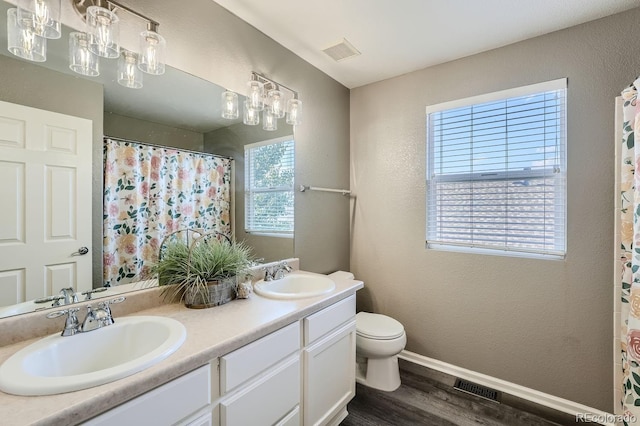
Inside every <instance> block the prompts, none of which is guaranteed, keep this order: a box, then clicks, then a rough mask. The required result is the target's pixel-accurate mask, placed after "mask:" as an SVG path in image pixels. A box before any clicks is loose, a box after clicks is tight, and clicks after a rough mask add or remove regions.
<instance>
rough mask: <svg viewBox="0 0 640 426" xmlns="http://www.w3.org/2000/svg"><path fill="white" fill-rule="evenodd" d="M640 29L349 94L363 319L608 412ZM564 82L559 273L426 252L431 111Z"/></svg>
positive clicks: (555, 41)
mask: <svg viewBox="0 0 640 426" xmlns="http://www.w3.org/2000/svg"><path fill="white" fill-rule="evenodd" d="M639 20H640V9H634V10H632V11H630V12H628V13H625V14H621V15H616V16H612V17H608V18H605V19H602V20H598V21H595V22H592V23H588V24H584V25H581V26H578V27H573V28H570V29H567V30H563V31H559V32H556V33H552V34H549V35H545V36H542V37H538V38H534V39H531V40H527V41H523V42H520V43H517V44H513V45H510V46H506V47H503V48H500V49H496V50H493V51H490V52H486V53H482V54H478V55H474V56H470V57H467V58H464V59H461V60H458V61H455V62H450V63H447V64H443V65H440V66H434V67H431V68H427V69H423V70H420V71H416V72H412V73H410V74H406V75H403V76H399V77H397V78H393V79H389V80H386V81H382V82H379V83H376V84H371V85H368V86H364V87H360V88H357V89H354V90H352V92H351V161H352V163H351V164H352V169H351V173H352V176H351V188H352V190H354V191H355V193H356V194H357V204H354V208H353V211H352V221H353V222H352V229H351V231H352V240H351V244H352V252H351V270H352V271H353V272H354V273H355V275H356V276H357V277H359V278H361V279H363V280H364V281H365V289H364V290H363V291H360V292H359V293H358V305H359V306H358V308H359V309H364V310H373V311H375V312H381V313H385V314H389V315H391V316H393V317H395V318H397V319H398V320H399V321H400V322H402V323H403V324H404V325H405V328H406V331H407V336H408V343H407V349H408V350H409V351H413V352H417V353H418V354H422V355H425V356H428V357H432V358H435V359H438V360H442V361H444V362H447V363H451V364H454V365H457V366H460V367H464V368H467V369H470V370H473V371H477V372H480V373H484V374H488V375H490V376H493V377H498V378H500V379H504V380H507V381H510V382H514V383H517V384H520V385H523V386H527V387H530V388H533V389H537V390H539V391H542V392H546V393H549V394H552V395H556V396H559V397H562V398H566V399H569V400H571V401H576V402H579V403H583V404H586V405H588V406H591V407H594V408H599V409H602V410H607V411H609V412H612V411H613V404H612V401H613V390H614V386H615V387H616V388H617V387H618V386H619V384H618V383H615V384H614V383H613V364H614V359H613V354H612V352H613V351H612V342H613V307H614V304H613V299H612V296H613V291H612V290H613V276H614V269H613V268H614V256H613V249H614V247H613V244H614V243H613V232H614V231H613V220H614V209H613V205H614V204H613V203H614V195H615V194H614V191H613V183H614V143H615V141H614V138H613V136H614V98H615V97H616V96H618V95H619V93H620V91H621V90H622V89H623V88H624V87H626V86H627V85H628V84H629V83H630V82H631V81H633V80H634V79H635V78H636V76H637V74H638V72H640V55H638V52H637V48H636V47H637V46H638V40H639V39H640V28H639V27H638V25H637V22H638V21H639ZM632 47H633V48H632ZM561 77H568V79H569V88H568V253H567V256H566V260H563V261H551V260H535V259H522V258H512V257H500V256H487V255H473V254H462V253H453V252H444V251H434V250H426V249H425V241H424V240H425V238H424V235H425V217H426V213H425V152H426V149H425V124H426V120H425V106H426V105H430V104H436V103H439V102H444V101H449V100H454V99H460V98H465V97H469V96H473V95H479V94H483V93H488V92H493V91H498V90H503V89H507V88H512V87H518V86H523V85H527V84H532V83H538V82H541V81H547V80H552V79H556V78H561ZM391 105H392V106H393V108H390V106H391Z"/></svg>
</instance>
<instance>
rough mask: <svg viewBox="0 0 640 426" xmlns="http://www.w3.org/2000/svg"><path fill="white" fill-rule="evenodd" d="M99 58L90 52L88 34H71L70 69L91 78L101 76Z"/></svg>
mask: <svg viewBox="0 0 640 426" xmlns="http://www.w3.org/2000/svg"><path fill="white" fill-rule="evenodd" d="M99 65H100V63H99V62H98V56H97V55H96V54H95V53H93V52H92V51H91V50H89V36H87V34H86V33H80V32H72V33H71V34H69V68H71V70H72V71H74V72H77V73H78V74H82V75H86V76H89V77H96V76H98V75H100V68H99Z"/></svg>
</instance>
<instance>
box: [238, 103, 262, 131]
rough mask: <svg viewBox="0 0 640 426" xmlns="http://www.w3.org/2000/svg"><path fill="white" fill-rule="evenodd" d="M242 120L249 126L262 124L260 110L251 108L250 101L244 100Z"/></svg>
mask: <svg viewBox="0 0 640 426" xmlns="http://www.w3.org/2000/svg"><path fill="white" fill-rule="evenodd" d="M242 122H243V123H244V124H247V125H249V126H257V125H258V124H260V111H256V110H255V109H253V108H251V105H249V101H244V114H243V115H242Z"/></svg>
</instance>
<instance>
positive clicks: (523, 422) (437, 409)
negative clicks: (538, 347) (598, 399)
mask: <svg viewBox="0 0 640 426" xmlns="http://www.w3.org/2000/svg"><path fill="white" fill-rule="evenodd" d="M438 374H439V373H438ZM400 377H401V379H402V385H401V386H400V388H398V389H397V390H395V391H394V392H382V391H378V390H375V389H371V388H367V387H365V386H362V385H360V384H357V385H356V397H355V398H354V399H353V400H352V401H351V402H350V403H349V406H348V411H349V416H348V417H347V418H346V419H345V420H343V422H342V423H341V426H378V425H380V426H410V425H437V426H440V425H442V426H449V425H458V426H466V425H491V426H551V425H566V424H576V423H575V419H574V418H571V417H570V416H569V415H566V414H561V415H559V416H558V415H556V418H554V421H551V420H548V419H545V418H542V417H540V416H538V415H535V414H532V413H530V412H528V411H524V410H520V409H517V408H514V407H512V406H510V405H506V404H499V403H496V402H493V401H488V400H486V399H483V398H480V397H477V396H475V395H469V394H466V393H464V392H461V391H458V390H456V389H453V387H452V386H451V385H449V384H447V383H446V381H445V383H443V381H439V380H437V378H433V377H425V376H424V375H421V374H416V373H415V372H410V371H407V370H404V369H401V370H400ZM449 377H450V376H449Z"/></svg>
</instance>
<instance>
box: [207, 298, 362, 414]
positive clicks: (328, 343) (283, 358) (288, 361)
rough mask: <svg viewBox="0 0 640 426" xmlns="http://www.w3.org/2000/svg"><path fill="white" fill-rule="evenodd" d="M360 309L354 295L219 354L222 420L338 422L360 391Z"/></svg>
mask: <svg viewBox="0 0 640 426" xmlns="http://www.w3.org/2000/svg"><path fill="white" fill-rule="evenodd" d="M355 313H356V306H355V296H350V297H348V298H346V299H343V300H341V301H339V302H337V303H335V304H333V305H331V306H329V307H327V308H324V309H323V310H321V311H319V312H316V313H314V314H312V315H310V316H308V317H306V318H303V319H302V320H301V321H297V322H295V323H293V324H290V325H288V326H286V327H284V328H282V329H280V330H278V331H276V332H274V333H271V334H269V335H267V336H265V337H263V338H261V339H259V340H257V341H255V342H253V343H250V344H248V345H246V346H243V347H242V348H240V349H238V350H236V351H234V352H231V353H230V354H228V355H225V356H222V357H220V395H221V397H220V401H219V411H220V425H221V426H245V425H260V426H263V425H264V426H269V425H279V426H280V425H286V426H293V425H305V426H307V425H337V424H339V423H340V421H341V420H342V419H344V417H346V415H347V410H346V406H347V403H348V402H349V401H350V400H351V398H353V396H354V395H355V353H356V352H355V350H356V347H355V343H356V341H355V331H356V327H355ZM301 326H302V329H301V328H300V327H301Z"/></svg>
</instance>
